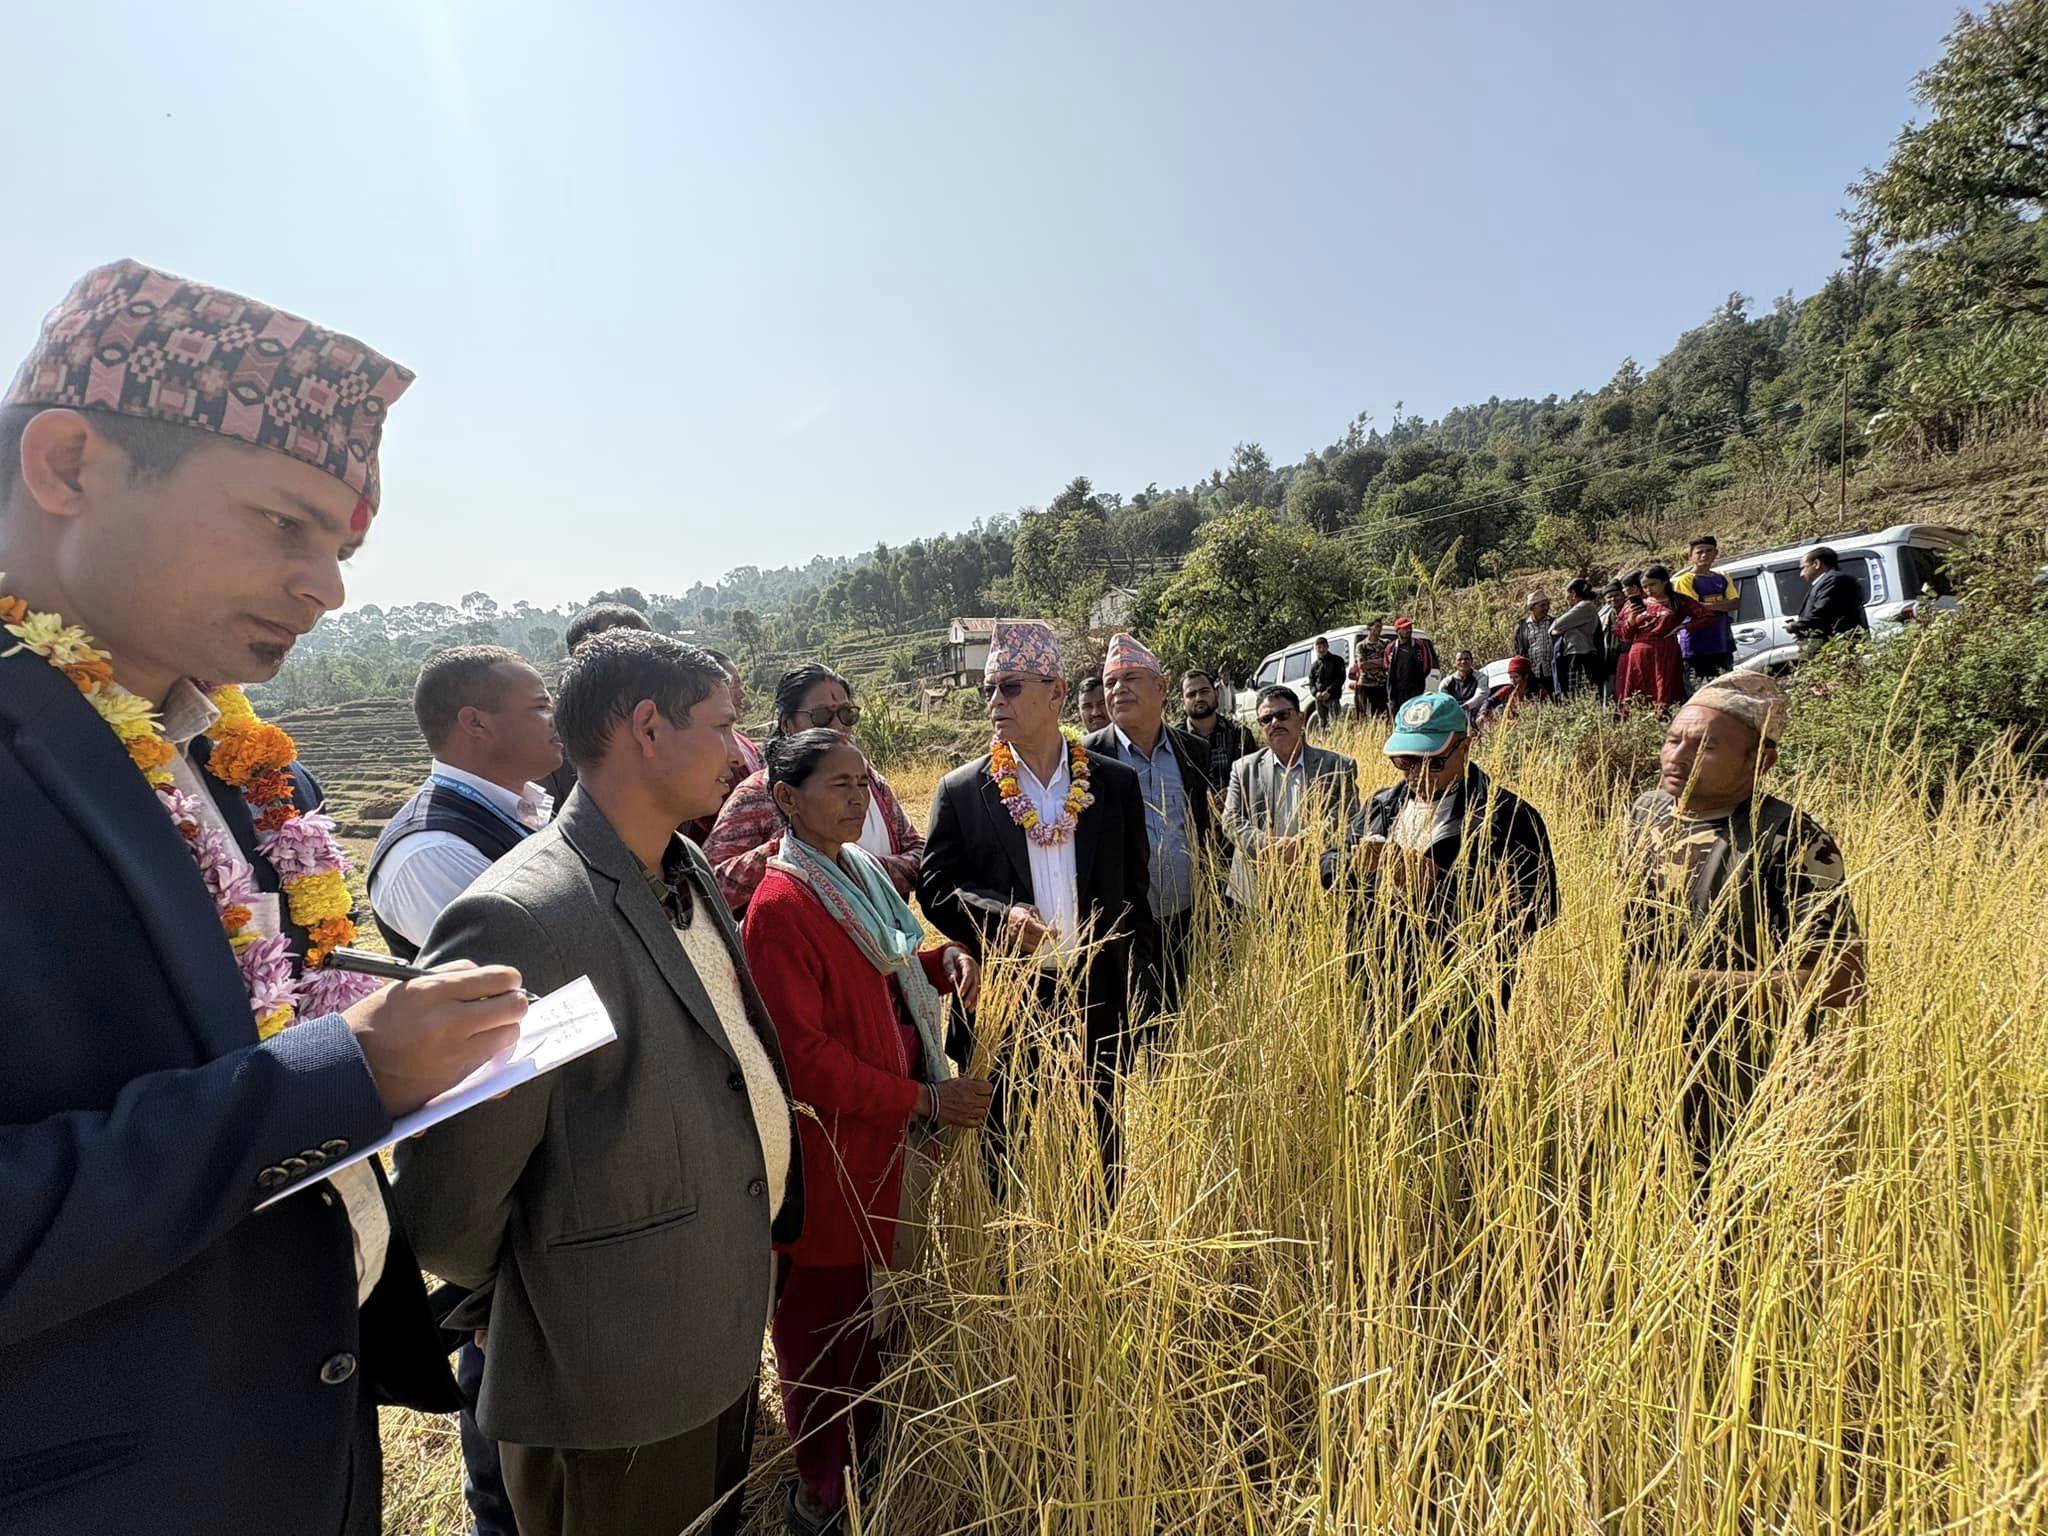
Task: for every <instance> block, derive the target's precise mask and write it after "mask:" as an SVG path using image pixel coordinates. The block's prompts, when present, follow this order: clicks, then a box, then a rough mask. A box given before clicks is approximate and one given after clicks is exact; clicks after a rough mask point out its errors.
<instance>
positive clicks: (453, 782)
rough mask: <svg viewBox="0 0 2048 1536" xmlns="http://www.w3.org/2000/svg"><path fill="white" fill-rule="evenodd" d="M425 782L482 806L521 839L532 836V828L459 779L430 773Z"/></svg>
mask: <svg viewBox="0 0 2048 1536" xmlns="http://www.w3.org/2000/svg"><path fill="white" fill-rule="evenodd" d="M427 782H428V783H429V784H438V785H440V786H441V788H443V789H445V790H448V791H449V792H450V793H451V794H457V795H460V796H462V798H463V799H465V800H473V801H475V802H476V803H477V804H478V805H480V806H482V807H483V808H484V809H485V810H487V811H489V812H490V813H491V814H492V815H493V816H495V817H497V818H498V820H500V821H502V822H504V823H505V825H506V826H508V827H510V828H511V829H512V830H513V831H514V832H517V833H518V834H519V835H520V836H521V837H531V836H532V835H533V828H531V827H529V826H528V825H527V824H526V823H525V822H523V821H521V820H520V819H519V818H518V817H517V816H513V815H509V814H507V812H506V811H505V809H504V807H502V806H497V805H493V804H491V802H490V801H489V799H487V798H486V797H485V796H483V795H480V794H478V793H477V792H476V790H474V789H472V788H471V787H470V786H469V785H467V784H465V783H463V782H462V781H461V780H460V779H445V778H443V777H442V776H441V775H440V774H438V773H430V774H428V775H427Z"/></svg>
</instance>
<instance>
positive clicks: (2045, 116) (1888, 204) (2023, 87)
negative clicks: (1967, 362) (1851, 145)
mask: <svg viewBox="0 0 2048 1536" xmlns="http://www.w3.org/2000/svg"><path fill="white" fill-rule="evenodd" d="M1913 95H1914V99H1915V100H1917V101H1918V102H1919V103H1920V104H1921V106H1922V107H1924V108H1925V109H1926V117H1925V120H1924V121H1922V122H1919V123H1913V124H1908V125H1907V126H1906V127H1905V128H1902V129H1901V130H1900V131H1899V136H1898V138H1897V140H1895V141H1894V143H1893V145H1892V154H1891V159H1890V160H1889V161H1887V162H1886V164H1885V167H1884V169H1883V170H1881V171H1876V172H1872V173H1871V174H1869V175H1867V176H1865V177H1864V179H1863V180H1862V181H1861V182H1859V183H1858V184H1857V185H1856V186H1855V187H1854V188H1853V189H1852V191H1853V192H1854V193H1855V195H1856V199H1857V203H1858V205H1859V207H1860V210H1861V213H1862V221H1863V228H1864V229H1865V230H1867V231H1869V233H1870V234H1871V235H1872V236H1874V237H1875V238H1876V239H1877V241H1878V242H1879V243H1880V244H1882V245H1883V246H1885V247H1886V248H1888V249H1895V250H1896V249H1915V248H1917V249H1918V250H1919V251H1920V252H1921V253H1922V255H1923V256H1924V258H1925V259H1924V261H1923V262H1922V264H1921V266H1922V271H1921V273H1920V280H1922V281H1924V282H1927V283H1929V284H1932V285H1935V286H1938V287H1940V288H1942V289H1944V290H1946V291H1947V292H1948V293H1949V294H1950V295H1951V296H1952V297H1953V298H1954V299H1955V300H1956V301H1958V302H1960V303H1964V304H1970V305H1976V306H1982V307H1984V308H1987V309H1989V310H1991V311H1993V312H1995V313H2000V314H2006V315H2014V314H2027V315H2048V272H2044V270H2043V264H2042V261H2041V248H2040V243H2039V241H2038V239H2034V238H2027V239H2019V240H2014V239H2012V238H2010V237H2011V236H2012V235H2013V233H2014V232H2015V224H2014V221H2015V217H2016V216H2017V218H2018V219H2019V220H2021V221H2024V223H2025V224H2027V225H2031V224H2032V223H2033V222H2034V221H2035V220H2037V219H2038V218H2039V216H2040V215H2041V213H2042V212H2043V211H2044V210H2048V0H2000V3H1995V4H1992V5H1988V6H1986V7H1985V8H1984V11H1983V13H1982V14H1981V15H1976V16H1973V15H1970V14H1968V13H1967V12H1966V13H1964V15H1963V16H1962V17H1961V19H1960V20H1958V21H1957V23H1956V27H1955V30H1954V31H1953V32H1951V33H1949V35H1948V40H1947V48H1946V51H1945V52H1944V53H1943V54H1942V56H1941V58H1940V60H1939V61H1938V62H1936V63H1935V64H1934V65H1932V66H1931V67H1930V68H1928V69H1925V70H1923V71H1921V73H1920V74H1919V75H1917V76H1916V77H1915V78H1914V82H1913ZM2024 232H2025V233H2026V234H2028V235H2035V234H2037V233H2038V231H2035V230H2032V229H2027V230H2025V231H2024Z"/></svg>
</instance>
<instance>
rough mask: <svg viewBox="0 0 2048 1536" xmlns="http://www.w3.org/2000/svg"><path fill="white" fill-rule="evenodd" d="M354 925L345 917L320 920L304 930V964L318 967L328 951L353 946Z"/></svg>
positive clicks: (354, 936)
mask: <svg viewBox="0 0 2048 1536" xmlns="http://www.w3.org/2000/svg"><path fill="white" fill-rule="evenodd" d="M355 938H356V925H355V924H354V923H352V922H350V921H349V920H348V919H347V918H345V917H328V918H322V919H321V920H320V921H319V922H317V923H315V924H314V925H313V926H312V927H310V928H308V929H307V930H306V964H307V966H308V967H309V968H310V967H315V966H318V965H319V964H320V963H321V962H322V961H323V960H325V959H326V958H327V952H328V951H329V950H330V949H341V948H343V947H345V946H346V945H349V944H353V943H354V942H355Z"/></svg>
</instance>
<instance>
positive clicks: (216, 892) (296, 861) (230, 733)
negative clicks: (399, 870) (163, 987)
mask: <svg viewBox="0 0 2048 1536" xmlns="http://www.w3.org/2000/svg"><path fill="white" fill-rule="evenodd" d="M4 579H5V577H4V575H0V580H4ZM0 629H5V630H6V632H7V633H8V634H10V635H12V636H14V638H15V640H16V642H17V643H16V644H15V645H14V646H13V647H12V648H10V649H9V650H6V651H0V656H12V655H14V654H15V652H17V651H30V652H33V653H34V654H35V655H38V656H40V657H42V658H43V659H44V660H45V661H47V662H49V663H50V665H51V666H53V667H55V668H56V669H57V670H58V671H60V672H62V673H63V674H64V675H65V676H66V677H68V678H70V679H71V682H72V684H73V686H75V687H76V688H77V689H78V691H79V692H80V693H82V694H83V695H84V696H85V701H86V702H87V703H88V704H90V705H91V706H92V707H93V711H94V712H95V713H96V714H98V716H99V717H100V719H102V720H103V721H105V722H106V724H107V728H108V729H109V730H111V731H112V732H113V733H114V736H115V738H116V739H117V740H118V741H119V742H120V743H121V745H122V747H123V748H124V749H125V750H126V751H127V753H128V758H129V760H130V761H131V762H133V763H134V764H135V766H136V767H137V768H138V769H139V770H141V773H142V776H143V778H145V779H146V780H148V782H149V784H150V787H151V788H152V789H154V790H155V791H156V794H157V799H158V801H159V802H161V804H162V805H163V807H164V811H165V813H166V814H167V815H169V817H170V818H171V825H172V826H174V827H176V828H177V829H178V835H179V836H180V837H182V838H183V839H184V840H185V845H186V847H187V848H189V849H190V850H191V853H192V858H193V862H194V863H196V864H197V865H198V866H199V876H200V879H201V880H203V881H204V882H205V884H206V889H207V893H208V894H209V895H210V896H212V898H213V902H214V906H215V909H216V910H217V911H218V912H219V913H220V922H221V928H222V930H223V931H224V932H225V933H226V934H227V938H228V944H229V947H230V948H232V949H233V950H234V952H235V962H236V964H237V965H238V966H239V967H240V969H241V972H242V981H243V984H244V985H245V986H246V987H247V988H248V992H249V1011H250V1013H251V1014H252V1015H253V1016H254V1018H255V1020H256V1036H257V1038H258V1039H260V1040H267V1039H269V1038H270V1037H271V1036H272V1035H274V1034H276V1033H277V1032H278V1031H279V1030H281V1029H283V1028H285V1027H286V1026H287V1025H289V1024H292V1023H294V1022H295V1021H296V1020H298V1019H300V1018H316V1017H319V1016H320V1015H322V1014H328V1013H336V1012H339V1011H340V1010H342V1009H344V1008H347V1007H349V1006H350V1005H351V1004H353V1003H355V1002H357V1001H358V1000H360V999H362V998H364V997H367V996H368V995H369V994H370V993H372V992H374V991H376V990H377V988H378V986H380V985H381V983H379V982H377V981H375V980H373V979H372V978H370V977H367V976H356V975H351V974H348V973H346V972H342V971H324V970H322V969H321V968H320V967H321V962H322V961H324V960H325V959H326V958H327V954H328V952H329V951H330V950H333V949H337V948H339V947H341V946H342V945H345V944H348V943H350V942H352V941H353V940H354V938H355V936H356V929H355V924H354V923H352V922H351V921H350V920H349V913H350V912H351V910H353V907H354V903H353V901H352V900H351V899H350V897H349V893H348V885H347V878H346V877H347V874H348V869H349V863H348V856H347V855H346V854H344V853H343V852H342V851H341V845H340V844H339V843H338V842H336V841H335V838H334V822H333V820H332V819H331V818H330V817H328V816H326V815H324V814H322V813H321V812H318V811H313V812H309V813H305V814H301V812H300V811H299V808H298V806H297V804H296V803H295V802H294V799H293V780H292V775H291V771H290V770H291V765H292V764H293V763H294V762H295V761H297V760H298V755H299V749H298V746H297V744H296V743H295V742H293V740H292V739H291V737H290V736H289V735H288V734H287V733H286V732H284V731H282V730H280V729H278V727H276V726H274V725H266V724H264V723H263V721H261V720H259V719H258V718H257V717H256V711H255V710H254V709H252V708H250V705H249V700H248V698H247V696H246V695H244V694H243V692H242V690H241V689H239V688H236V687H233V686H232V685H230V686H226V687H221V688H216V689H214V690H213V691H212V692H211V693H210V694H208V698H209V699H211V701H212V703H213V707H214V708H215V709H217V710H219V711H220V719H219V720H218V721H216V722H215V724H214V726H213V728H212V729H211V730H209V731H208V732H207V733H206V735H207V739H208V740H209V741H211V742H212V743H213V752H212V755H211V756H210V757H209V758H208V760H207V764H206V769H207V772H209V773H211V774H212V775H213V776H214V777H215V778H217V779H219V780H220V781H221V782H222V783H224V784H228V785H231V786H233V787H234V788H236V789H239V790H240V791H241V792H242V798H243V800H244V801H246V802H247V803H248V806H249V810H250V813H251V814H252V815H253V816H254V817H255V819H256V847H257V851H258V852H260V853H261V854H262V855H263V857H264V858H265V859H267V860H268V861H269V863H270V865H271V867H272V868H273V869H274V870H276V871H277V878H278V882H279V884H280V886H281V887H282V890H283V895H284V898H285V904H286V908H287V910H288V912H289V913H290V916H291V920H292V922H293V923H295V924H297V925H298V926H299V927H301V928H303V929H305V930H306V958H305V964H304V968H303V971H301V970H300V969H299V968H298V967H296V966H295V965H294V963H293V959H292V953H291V941H290V939H289V938H288V937H287V936H285V935H284V934H281V933H278V934H271V935H269V936H267V937H266V936H265V935H263V934H261V933H259V932H257V931H256V929H255V928H254V927H252V926H251V925H252V924H253V923H254V921H255V912H254V903H255V899H256V895H257V890H256V881H255V876H254V874H253V872H252V871H251V870H250V868H249V865H248V863H247V861H245V860H244V859H243V858H242V855H241V850H240V849H238V848H237V847H236V846H235V844H234V840H233V839H232V838H230V837H228V836H227V835H226V834H225V833H223V832H221V831H220V830H218V829H217V828H211V829H210V828H208V827H207V826H206V824H205V822H204V821H202V820H201V818H200V813H199V806H198V804H197V803H196V802H195V801H194V800H193V799H192V797H191V796H189V795H187V794H185V793H183V792H182V791H181V790H179V789H178V787H177V785H176V784H175V782H174V781H173V780H172V777H171V772H170V764H171V762H172V760H173V759H174V758H176V756H177V755H178V754H177V749H176V748H175V747H173V746H172V745H171V744H170V742H169V741H167V740H166V739H165V738H164V734H163V727H162V725H161V724H160V723H159V722H158V720H157V717H156V711H155V709H153V708H152V707H151V706H150V703H149V701H148V700H147V699H142V698H138V697H136V696H135V695H134V694H132V693H129V692H128V691H127V690H126V689H124V688H122V687H121V686H120V684H118V683H116V682H115V681H114V667H113V662H112V660H111V659H110V658H109V657H108V656H107V654H106V652H104V651H102V650H100V649H98V648H97V647H96V646H95V645H94V644H93V642H92V637H91V636H90V635H88V634H86V632H85V631H84V630H82V629H80V628H79V627H78V626H77V625H75V624H66V623H65V622H64V621H63V620H62V619H61V618H59V617H58V616H57V615H56V614H53V613H33V612H31V611H30V610H29V607H28V605H27V604H26V603H25V602H23V601H22V600H21V599H20V598H18V597H8V596H6V595H5V594H4V593H0Z"/></svg>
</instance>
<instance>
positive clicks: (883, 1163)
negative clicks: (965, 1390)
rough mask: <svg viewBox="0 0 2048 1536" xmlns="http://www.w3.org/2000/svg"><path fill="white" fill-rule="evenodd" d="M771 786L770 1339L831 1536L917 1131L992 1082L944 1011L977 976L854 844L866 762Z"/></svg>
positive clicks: (837, 740)
mask: <svg viewBox="0 0 2048 1536" xmlns="http://www.w3.org/2000/svg"><path fill="white" fill-rule="evenodd" d="M766 756H767V767H766V768H765V770H764V772H765V774H766V783H767V787H768V792H769V794H770V795H771V796H772V797H773V799H774V803H775V807H776V809H777V810H778V811H780V812H781V814H782V819H783V821H784V822H785V823H786V825H787V830H786V831H785V832H784V833H783V835H782V837H781V839H780V840H779V842H778V843H777V844H776V846H775V848H774V851H773V852H772V853H771V855H770V856H769V858H768V860H767V866H766V868H765V870H764V871H763V873H762V876H761V883H760V886H759V887H758V888H757V889H756V890H755V892H754V899H753V901H752V902H751V903H750V904H749V906H748V908H747V918H746V924H745V928H744V930H743V939H744V943H745V945H746V952H747V965H748V968H749V969H750V970H751V971H752V972H753V975H754V981H755V984H756V985H757V986H759V987H760V989H761V996H762V998H763V999H764V1000H765V1001H766V1002H767V1004H768V1013H769V1016H770V1017H771V1018H772V1019H774V1021H775V1033H776V1037H777V1038H778V1040H779V1041H780V1042H781V1045H782V1056H783V1060H784V1062H785V1063H786V1064H787V1066H788V1069H789V1085H790V1091H791V1093H792V1095H793V1096H794V1097H795V1098H796V1099H797V1100H798V1101H799V1102H801V1103H803V1104H806V1105H808V1106H809V1107H810V1108H812V1109H814V1110H816V1111H817V1116H816V1118H815V1119H813V1118H812V1117H811V1116H809V1115H801V1116H799V1117H798V1119H797V1127H798V1134H799V1136H800V1137H801V1139H802V1148H803V1159H804V1162H803V1166H804V1171H805V1184H804V1230H803V1235H802V1236H801V1237H799V1238H798V1239H797V1240H796V1241H795V1242H794V1243H791V1244H788V1245H787V1246H785V1247H784V1248H782V1249H781V1250H780V1253H781V1260H782V1265H783V1287H782V1295H781V1300H780V1302H779V1303H778V1304H777V1307H776V1311H775V1320H774V1325H773V1328H772V1332H773V1334H774V1338H775V1361H776V1369H777V1371H778V1373H779V1374H780V1376H781V1378H782V1405H783V1414H784V1417H785V1418H786V1419H787V1421H788V1424H789V1434H790V1440H791V1452H792V1454H793V1455H794V1457H795V1460H796V1469H797V1482H796V1484H795V1485H794V1486H793V1487H792V1488H791V1489H790V1491H789V1502H788V1510H787V1513H788V1515H789V1525H790V1527H791V1528H792V1529H795V1530H799V1531H802V1530H812V1529H819V1530H822V1529H824V1528H825V1527H826V1526H827V1525H828V1524H829V1523H830V1522H831V1521H832V1520H833V1519H834V1517H835V1516H836V1515H837V1514H838V1512H839V1509H840V1507H841V1505H842V1504H843V1503H844V1500H845V1478H846V1474H847V1472H848V1471H849V1470H850V1469H851V1467H852V1465H853V1459H852V1458H853V1448H854V1445H855V1443H856V1442H859V1443H862V1444H865V1443H867V1442H868V1441H869V1440H870V1439H871V1438H872V1436H873V1433H874V1429H875V1424H876V1420H877V1417H878V1415H877V1412H876V1409H875V1406H874V1405H873V1404H871V1403H870V1404H864V1405H857V1406H856V1400H857V1399H859V1398H860V1397H861V1396H862V1395H863V1394H864V1393H866V1392H867V1391H868V1390H869V1389H870V1388H872V1387H873V1386H874V1385H875V1383H876V1382H877V1381H878V1380H879V1379H880V1377H881V1363H882V1360H881V1348H880V1340H879V1339H878V1338H877V1337H876V1336H875V1331H874V1327H873V1324H872V1319H871V1317H870V1312H871V1286H870V1280H869V1277H870V1273H871V1270H872V1268H873V1267H874V1266H875V1265H878V1264H879V1265H883V1266H887V1265H888V1263H889V1262H890V1258H891V1256H892V1254H893V1252H894V1250H895V1241H896V1218H897V1214H898V1211H899V1209H900V1203H901V1200H902V1188H903V1172H904V1160H905V1158H906V1156H911V1155H922V1153H915V1152H913V1151H912V1150H911V1148H910V1147H909V1144H908V1136H907V1132H908V1130H909V1125H910V1122H911V1119H912V1117H913V1116H915V1117H916V1118H918V1119H920V1120H925V1121H937V1122H938V1123H939V1124H940V1125H970V1126H971V1125H979V1124H980V1123H981V1121H982V1119H983V1118H984V1117H985V1116H986V1115H987V1113H988V1102H989V1085H988V1083H987V1082H986V1081H984V1080H982V1079H980V1078H958V1077H954V1076H953V1075H952V1067H951V1065H950V1064H949V1063H948V1062H947V1060H946V1055H945V1050H944V1041H945V1028H944V1021H943V1018H942V1012H943V1005H942V1004H941V1003H940V1001H939V994H940V993H942V992H950V993H953V994H954V995H955V996H957V997H958V998H959V999H960V1000H961V1002H962V1003H964V1004H965V1005H966V1006H968V1007H970V1008H971V1007H972V1006H974V1003H975V1000H976V996H977V994H978V993H979V992H980V989H981V975H980V972H979V971H978V970H977V969H976V967H975V963H974V961H973V959H972V958H970V957H969V955H968V954H967V952H966V951H965V950H964V949H962V948H960V947H959V946H958V945H957V944H949V945H947V946H945V947H944V948H942V949H933V950H926V949H923V947H922V946H923V944H924V938H925V934H924V929H923V928H922V927H921V926H920V925H919V924H918V921H917V918H916V917H915V915H913V914H912V912H911V910H910V908H909V907H907V906H905V905H904V903H903V898H902V897H900V896H899V895H897V894H896V888H895V886H894V885H893V884H892V883H891V882H890V879H889V875H888V872H887V871H886V870H885V869H884V868H883V867H882V863H881V861H880V860H879V859H877V858H876V857H875V856H874V855H873V854H871V853H869V852H868V851H867V850H866V849H864V848H862V847H861V846H860V842H859V838H860V832H861V826H862V824H863V822H864V821H865V820H866V819H867V814H868V800H869V794H870V789H869V779H868V764H867V759H866V758H865V757H863V756H862V755H861V752H860V749H859V748H858V747H856V746H855V745H854V744H853V743H852V742H851V741H849V740H848V739H847V738H846V737H844V736H842V735H840V734H839V733H838V732H836V731H832V730H824V729H813V730H808V731H803V732H800V733H798V734H796V735H792V736H778V737H776V738H775V739H774V740H773V741H771V742H769V743H768V747H767V751H766Z"/></svg>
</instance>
